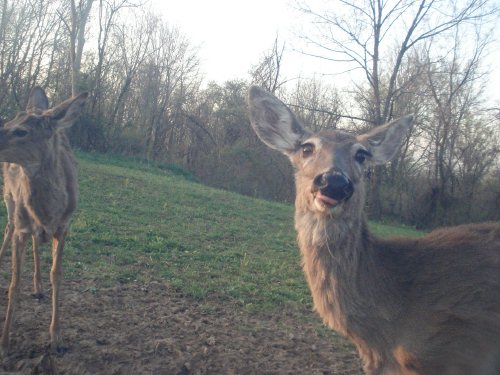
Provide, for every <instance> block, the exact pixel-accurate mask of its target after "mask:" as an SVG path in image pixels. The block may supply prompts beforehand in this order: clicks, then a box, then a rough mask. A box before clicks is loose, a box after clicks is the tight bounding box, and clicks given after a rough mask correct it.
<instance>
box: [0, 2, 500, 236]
mask: <svg viewBox="0 0 500 375" xmlns="http://www.w3.org/2000/svg"><path fill="white" fill-rule="evenodd" d="M0 4H1V5H0V6H1V8H0V116H1V118H3V119H4V120H9V119H11V118H12V117H13V116H14V115H15V113H16V112H17V111H19V110H22V109H23V108H24V106H25V104H26V103H25V101H26V98H27V95H28V93H29V91H30V89H31V88H32V87H33V86H34V85H40V86H42V87H44V88H45V89H46V90H47V92H48V94H49V96H50V98H51V101H52V102H53V103H57V102H59V101H61V100H64V99H66V98H67V97H69V96H71V95H72V94H75V93H78V92H81V91H88V92H89V93H90V98H89V101H88V104H87V107H86V113H85V115H84V116H83V118H82V119H81V121H80V122H79V123H78V124H77V125H76V126H74V127H73V128H72V129H71V131H70V134H69V135H70V138H71V141H72V144H73V145H74V147H75V148H79V149H82V150H85V151H96V152H100V153H113V154H124V155H128V156H133V157H137V158H140V159H144V160H148V161H151V162H155V163H159V164H164V165H167V164H168V165H175V166H178V167H179V168H181V169H183V170H186V171H188V173H190V174H192V175H193V176H195V178H196V179H197V180H198V181H200V182H202V183H204V184H208V185H211V186H216V187H220V188H223V189H228V190H232V191H236V192H239V193H242V194H247V195H252V196H257V197H262V198H266V199H272V200H279V201H293V196H294V191H293V176H292V170H291V167H290V166H289V164H288V161H287V160H286V158H285V157H284V156H282V155H279V154H278V153H276V152H273V151H271V150H269V149H267V148H266V147H265V146H264V145H262V144H261V142H260V141H259V140H258V139H257V138H256V136H255V135H254V133H253V131H252V130H251V128H250V125H249V120H248V115H247V106H246V102H245V101H246V94H247V89H248V87H249V85H250V84H258V85H261V86H263V87H265V88H267V89H268V90H269V91H272V92H274V93H275V94H276V95H277V96H279V97H280V98H282V100H283V101H284V102H286V103H287V104H289V105H290V106H291V108H293V109H294V111H295V113H296V114H297V116H298V117H299V118H300V119H301V120H302V121H303V123H304V124H306V125H307V126H309V127H310V128H312V130H319V129H323V128H339V129H347V130H352V131H363V130H367V129H369V128H370V127H372V126H375V125H378V124H382V123H385V122H387V121H390V120H391V119H394V118H397V117H399V116H402V115H405V114H408V113H413V114H414V115H415V127H414V128H413V130H412V133H411V134H410V136H409V137H408V139H407V140H406V142H405V145H404V147H403V148H402V150H401V152H400V153H399V154H398V156H397V158H396V159H395V160H394V161H393V162H392V163H391V164H390V165H388V166H386V167H384V168H377V169H375V170H373V171H370V173H368V174H367V177H366V178H367V179H369V181H370V186H371V189H370V193H369V199H368V209H369V213H370V216H371V217H372V218H376V219H384V220H388V221H397V222H402V223H406V224H408V225H412V226H416V227H419V228H429V227H435V226H439V225H450V224H458V223H463V222H474V221H484V220H500V146H499V145H500V103H492V102H491V100H489V98H488V96H487V93H486V92H485V91H484V87H485V82H487V80H488V79H489V74H488V73H489V72H488V68H489V67H488V66H485V64H484V63H483V62H484V61H485V56H486V55H487V54H488V53H491V51H492V50H495V49H496V50H498V41H496V40H495V39H494V36H495V33H494V32H493V30H495V26H496V24H497V22H498V16H499V10H498V3H496V2H495V1H490V0H464V1H458V0H441V1H438V0H435V1H429V0H399V1H398V0H392V1H382V0H362V1H354V0H351V1H348V0H337V1H313V0H311V1H304V2H294V3H293V6H294V7H295V8H296V11H297V17H303V18H304V19H305V20H310V25H311V27H310V28H308V29H304V30H300V31H297V34H298V37H299V38H302V39H303V41H304V42H305V45H306V46H307V48H305V49H304V51H303V53H304V54H307V55H310V56H311V58H317V59H321V60H323V61H325V60H326V61H330V62H331V64H341V65H342V66H345V68H346V70H349V71H358V73H359V74H358V75H357V77H358V78H357V79H356V80H353V81H352V82H351V84H350V86H349V87H348V88H345V87H342V88H340V87H336V86H335V84H333V83H331V82H332V81H331V80H326V79H324V77H317V78H300V77H284V76H283V74H282V70H283V69H282V67H283V66H284V64H287V43H286V42H284V41H281V40H280V39H279V37H278V36H277V37H276V40H275V43H274V44H273V45H272V46H263V53H262V55H261V56H260V57H258V56H257V57H256V60H255V61H254V62H249V67H250V68H249V72H248V76H247V77H241V79H238V80H231V81H227V82H222V83H220V82H210V81H207V80H206V78H205V77H204V76H203V74H202V73H201V72H202V66H201V64H200V59H199V57H198V48H197V47H196V46H193V45H192V43H191V42H190V40H189V39H188V38H187V36H186V35H185V34H184V33H183V32H182V25H177V26H176V25H170V24H168V23H167V22H166V21H165V20H164V19H162V17H161V16H158V15H157V14H156V13H155V12H153V11H152V10H151V8H150V7H149V5H148V3H147V2H139V1H136V0H79V1H77V0H14V1H13V0H1V3H0ZM228 53H231V52H230V46H229V47H228ZM221 58H222V57H221ZM498 84H500V82H499V83H498ZM166 193H168V192H166Z"/></svg>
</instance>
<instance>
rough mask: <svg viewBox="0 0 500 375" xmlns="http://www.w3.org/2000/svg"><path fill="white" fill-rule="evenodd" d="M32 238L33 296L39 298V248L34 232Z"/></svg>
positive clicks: (40, 291) (40, 294)
mask: <svg viewBox="0 0 500 375" xmlns="http://www.w3.org/2000/svg"><path fill="white" fill-rule="evenodd" d="M32 239H33V264H34V268H35V272H34V273H33V297H35V298H36V299H38V300H40V299H42V298H43V291H42V276H41V273H40V254H39V252H38V249H39V248H40V240H39V238H38V235H36V234H34V235H33V236H32Z"/></svg>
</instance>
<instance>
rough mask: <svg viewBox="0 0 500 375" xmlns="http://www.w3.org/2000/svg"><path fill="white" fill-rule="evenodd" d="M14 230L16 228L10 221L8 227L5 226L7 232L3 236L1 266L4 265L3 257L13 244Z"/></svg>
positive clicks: (0, 249) (0, 254) (0, 253)
mask: <svg viewBox="0 0 500 375" xmlns="http://www.w3.org/2000/svg"><path fill="white" fill-rule="evenodd" d="M13 230H14V226H13V225H12V224H11V223H10V222H9V221H7V225H5V232H4V234H3V242H2V248H0V264H2V260H3V257H4V255H5V253H6V252H7V247H8V246H9V244H10V242H11V239H12V232H13Z"/></svg>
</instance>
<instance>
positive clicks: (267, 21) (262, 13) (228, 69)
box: [152, 0, 500, 106]
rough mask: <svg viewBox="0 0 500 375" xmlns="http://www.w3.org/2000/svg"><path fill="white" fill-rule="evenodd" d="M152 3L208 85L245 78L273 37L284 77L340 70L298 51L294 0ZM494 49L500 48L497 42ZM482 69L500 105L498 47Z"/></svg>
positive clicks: (343, 81)
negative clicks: (187, 47) (183, 41)
mask: <svg viewBox="0 0 500 375" xmlns="http://www.w3.org/2000/svg"><path fill="white" fill-rule="evenodd" d="M152 4H153V7H154V8H155V9H157V10H158V12H160V13H161V14H162V15H163V17H164V19H165V20H166V21H167V22H168V23H169V24H171V25H175V26H177V27H178V28H179V29H180V30H181V32H182V33H183V34H184V35H186V36H187V38H188V40H190V41H191V43H192V44H193V45H194V46H198V47H199V57H200V60H201V71H202V73H204V74H205V77H206V78H207V80H209V81H212V80H213V81H217V82H223V81H226V80H230V79H235V78H239V79H245V78H248V77H249V76H248V72H249V70H250V68H251V66H252V65H255V64H257V63H258V62H259V61H260V58H261V57H262V56H263V55H264V53H265V52H266V51H268V50H270V49H271V48H272V46H273V43H274V40H275V38H276V36H278V37H279V39H278V40H279V41H280V44H281V43H283V42H284V43H285V48H286V54H285V56H284V58H283V76H284V77H285V78H287V79H293V78H295V77H300V76H302V77H310V76H314V75H316V76H318V75H320V76H321V74H328V73H339V72H340V71H335V69H336V67H335V66H334V64H335V63H332V62H325V61H322V60H319V59H315V58H311V57H307V56H305V55H303V54H301V53H299V52H298V51H297V50H299V49H300V46H301V44H300V43H301V42H300V40H299V38H298V36H297V35H298V34H299V31H298V30H300V29H301V27H302V24H301V22H303V16H302V17H301V16H300V14H299V13H298V12H297V11H296V10H294V9H293V4H294V1H293V0H250V1H249V0H152ZM498 38H500V33H499V35H498ZM496 45H497V46H500V42H499V41H498V40H497V41H496ZM493 51H495V49H493ZM486 65H487V67H488V68H489V69H490V71H491V76H490V80H489V87H488V88H487V93H488V96H489V98H490V101H491V102H492V103H493V104H495V105H499V106H500V90H498V87H499V86H500V47H499V48H496V53H493V55H492V56H490V57H489V58H488V62H487V64H486ZM348 84H349V77H347V76H344V75H340V76H335V85H336V86H337V87H338V86H340V87H342V86H346V85H348Z"/></svg>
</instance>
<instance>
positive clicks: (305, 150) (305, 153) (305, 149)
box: [300, 143, 314, 158]
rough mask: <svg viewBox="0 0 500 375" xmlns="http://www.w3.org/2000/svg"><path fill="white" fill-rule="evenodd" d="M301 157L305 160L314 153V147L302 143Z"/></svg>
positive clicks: (310, 144)
mask: <svg viewBox="0 0 500 375" xmlns="http://www.w3.org/2000/svg"><path fill="white" fill-rule="evenodd" d="M300 147H301V148H302V157H304V158H307V157H309V156H311V155H312V154H313V152H314V145H313V144H312V143H304V144H303V145H302V146H300Z"/></svg>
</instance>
